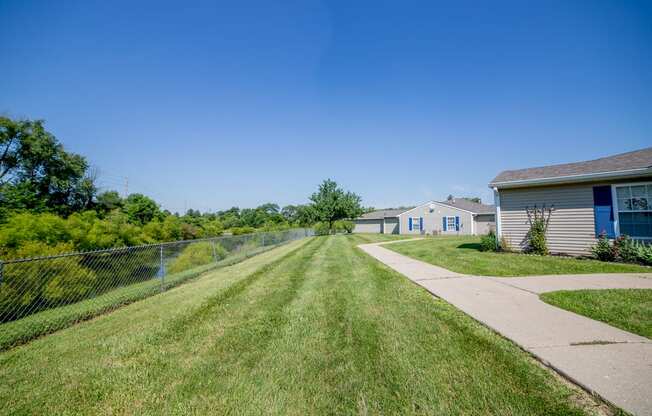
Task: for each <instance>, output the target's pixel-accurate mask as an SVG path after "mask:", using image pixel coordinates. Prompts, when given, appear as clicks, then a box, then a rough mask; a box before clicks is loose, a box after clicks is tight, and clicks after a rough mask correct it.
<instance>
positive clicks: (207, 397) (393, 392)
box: [0, 236, 582, 415]
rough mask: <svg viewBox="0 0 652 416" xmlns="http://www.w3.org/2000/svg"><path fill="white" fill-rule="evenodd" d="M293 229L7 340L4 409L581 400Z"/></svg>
mask: <svg viewBox="0 0 652 416" xmlns="http://www.w3.org/2000/svg"><path fill="white" fill-rule="evenodd" d="M357 239H358V237H349V238H347V237H343V236H335V237H320V238H313V239H310V240H308V241H307V242H306V241H305V240H304V241H303V242H294V243H290V244H289V245H287V246H284V247H281V248H279V249H277V250H274V251H272V252H268V253H264V254H262V255H260V256H257V257H255V258H252V259H250V260H247V261H245V262H243V263H240V264H237V265H235V266H232V267H228V268H226V269H220V270H217V271H214V272H212V273H210V274H208V275H206V276H204V277H202V278H200V279H198V280H197V281H195V282H192V283H190V284H187V285H183V286H180V287H179V288H177V289H174V290H171V291H169V292H166V293H163V294H161V295H158V296H154V297H151V298H148V299H145V300H143V301H140V302H137V303H134V304H132V305H129V306H126V307H124V308H122V309H119V310H117V311H115V312H113V313H111V314H109V315H105V316H102V317H99V318H97V319H95V320H93V321H88V322H85V323H82V324H80V325H77V326H75V327H72V328H68V329H66V330H63V331H60V332H58V333H55V334H52V335H49V336H46V337H44V338H41V339H38V340H35V341H33V342H31V343H30V344H27V345H24V346H21V347H18V348H15V349H13V350H10V351H7V352H4V353H1V354H0V379H1V380H3V381H4V382H3V383H0V402H2V403H3V404H4V405H3V406H2V407H1V408H0V414H10V413H14V414H15V413H20V414H116V413H129V414H183V415H187V414H208V413H212V414H256V415H257V414H297V415H303V414H343V413H344V414H351V413H371V414H378V413H384V414H528V415H529V414H546V415H553V414H559V415H561V414H563V415H568V414H582V411H581V410H578V409H577V408H575V407H574V406H573V405H572V403H571V401H572V400H571V395H572V394H577V393H572V392H571V391H570V390H569V389H568V388H567V387H564V386H562V385H561V384H560V383H559V382H558V381H557V380H556V379H555V378H554V377H553V376H552V375H551V374H550V373H548V372H547V371H546V370H544V369H542V368H540V367H539V366H537V365H536V364H534V363H533V361H532V359H530V358H529V357H528V356H527V355H526V354H525V353H523V352H522V351H521V350H519V349H518V348H517V347H515V346H514V345H513V344H511V343H510V342H508V341H506V340H504V339H502V338H500V337H498V336H496V335H495V334H494V333H492V332H491V331H489V330H488V329H486V328H485V327H483V326H481V325H480V324H478V323H476V322H475V321H473V320H472V319H470V318H469V317H467V316H466V315H464V314H462V313H461V312H459V311H458V310H456V309H455V308H453V307H451V306H450V305H448V304H446V303H445V302H443V301H439V300H436V299H435V298H433V297H432V296H430V295H429V294H428V293H427V292H425V291H424V290H422V289H420V288H418V287H417V286H415V285H413V284H412V283H411V282H409V281H408V280H407V279H405V278H403V277H402V276H400V275H398V274H397V273H395V272H393V271H391V270H389V269H388V268H386V267H385V266H383V265H381V264H380V263H378V262H376V261H374V260H373V259H371V258H370V257H368V256H366V255H365V254H363V253H362V252H361V251H360V250H357V249H355V248H354V247H353V243H354V241H357Z"/></svg>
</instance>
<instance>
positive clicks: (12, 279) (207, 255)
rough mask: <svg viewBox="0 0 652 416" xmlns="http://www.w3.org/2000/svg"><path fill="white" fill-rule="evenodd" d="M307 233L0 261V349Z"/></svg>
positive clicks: (156, 245)
mask: <svg viewBox="0 0 652 416" xmlns="http://www.w3.org/2000/svg"><path fill="white" fill-rule="evenodd" d="M309 235H312V230H310V229H292V230H287V231H276V232H268V233H256V234H245V235H239V236H222V237H215V238H208V239H201V240H189V241H175V242H169V243H162V244H152V245H145V246H137V247H125V248H116V249H108V250H99V251H92V252H85V253H70V254H62V255H57V256H50V257H40V258H31V259H17V260H7V261H3V262H0V350H1V349H6V348H8V347H10V346H12V345H16V344H19V343H21V342H25V341H27V340H29V339H32V338H35V337H37V336H40V335H43V334H46V333H49V332H52V331H55V330H58V329H61V328H64V327H66V326H69V325H71V324H73V323H75V322H78V321H81V320H84V319H88V318H90V317H92V316H96V315H98V314H100V313H102V312H105V311H108V310H111V309H114V308H116V307H119V306H120V305H124V304H127V303H131V302H134V301H136V300H139V299H142V298H145V297H147V296H150V295H152V294H155V293H159V292H160V291H163V290H166V289H168V288H171V287H173V286H176V285H178V284H180V283H182V282H184V281H186V280H188V279H191V278H193V277H195V276H198V275H199V274H201V273H203V272H205V271H207V270H210V269H212V268H215V267H219V266H223V265H229V264H233V263H236V262H238V261H241V260H243V259H245V258H248V257H251V256H253V255H256V254H258V253H261V252H263V251H265V250H267V249H269V248H272V247H274V246H277V245H279V244H283V243H286V242H289V241H292V240H297V239H300V238H304V237H307V236H309Z"/></svg>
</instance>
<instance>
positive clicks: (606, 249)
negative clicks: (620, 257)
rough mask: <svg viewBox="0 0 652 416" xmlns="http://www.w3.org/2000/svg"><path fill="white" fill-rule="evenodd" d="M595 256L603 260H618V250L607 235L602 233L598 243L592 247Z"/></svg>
mask: <svg viewBox="0 0 652 416" xmlns="http://www.w3.org/2000/svg"><path fill="white" fill-rule="evenodd" d="M591 252H592V253H593V257H595V258H596V259H598V260H601V261H614V260H616V251H615V250H614V246H612V245H611V244H610V243H609V239H608V238H607V235H606V234H604V233H602V234H600V237H599V238H598V242H597V243H596V245H594V246H593V247H591Z"/></svg>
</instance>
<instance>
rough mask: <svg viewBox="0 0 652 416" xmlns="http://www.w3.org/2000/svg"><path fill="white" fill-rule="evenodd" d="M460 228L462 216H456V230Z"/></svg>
mask: <svg viewBox="0 0 652 416" xmlns="http://www.w3.org/2000/svg"><path fill="white" fill-rule="evenodd" d="M459 230H460V217H457V216H456V217H455V231H459Z"/></svg>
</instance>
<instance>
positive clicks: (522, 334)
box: [358, 242, 652, 415]
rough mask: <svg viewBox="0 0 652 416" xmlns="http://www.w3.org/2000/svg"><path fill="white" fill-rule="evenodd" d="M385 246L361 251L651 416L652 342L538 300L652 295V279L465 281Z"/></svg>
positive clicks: (622, 405)
mask: <svg viewBox="0 0 652 416" xmlns="http://www.w3.org/2000/svg"><path fill="white" fill-rule="evenodd" d="M382 244H388V243H387V242H385V243H374V244H362V245H359V246H358V247H360V249H362V250H363V251H365V252H366V253H368V254H369V255H371V256H372V257H374V258H376V259H377V260H379V261H381V262H382V263H384V264H386V265H387V266H389V267H391V268H392V269H394V270H396V271H398V272H399V273H401V274H403V275H405V276H406V277H408V278H409V279H410V280H412V281H414V282H415V283H416V284H418V285H420V286H423V287H424V288H425V289H427V290H428V291H429V292H431V293H432V294H434V295H435V296H438V297H440V298H442V299H444V300H446V301H447V302H449V303H451V304H452V305H454V306H456V307H457V308H459V309H461V310H462V311H464V312H465V313H467V314H468V315H470V316H472V317H473V318H475V319H477V320H478V321H480V322H482V323H484V324H485V325H487V326H488V327H490V328H492V329H493V330H495V331H496V332H498V333H500V334H501V335H503V336H505V337H507V338H509V339H510V340H512V341H514V342H515V343H516V344H518V345H519V346H521V347H522V348H523V349H525V350H526V351H528V352H530V353H532V354H533V355H535V356H536V357H537V358H538V359H540V360H541V361H542V362H544V363H545V364H547V365H549V366H550V367H552V368H554V369H555V370H556V371H558V372H560V373H562V374H564V375H565V376H566V377H568V378H569V379H571V380H573V381H574V382H575V383H577V384H579V385H581V386H582V387H584V388H585V389H587V390H589V391H591V392H593V393H597V394H598V395H600V396H601V397H602V398H604V399H605V400H607V401H609V402H611V403H613V404H615V405H616V406H618V407H620V408H622V409H624V410H626V411H628V412H630V413H632V414H635V415H652V340H650V339H648V338H645V337H642V336H639V335H636V334H632V333H629V332H626V331H623V330H621V329H618V328H614V327H612V326H610V325H607V324H605V323H602V322H598V321H595V320H592V319H589V318H586V317H583V316H580V315H577V314H575V313H572V312H568V311H565V310H562V309H559V308H556V307H554V306H552V305H549V304H547V303H544V302H543V301H541V300H540V299H539V294H540V293H543V292H549V291H554V290H564V289H568V290H577V289H607V288H623V289H628V288H645V289H652V278H650V277H652V274H599V275H556V276H531V277H510V278H500V277H478V276H467V275H462V274H459V273H455V272H451V271H449V270H446V269H444V268H441V267H438V266H434V265H432V264H429V263H425V262H422V261H419V260H416V259H413V258H410V257H407V256H404V255H402V254H399V253H396V252H394V251H391V250H388V249H386V248H384V247H381V245H382ZM390 244H391V243H390Z"/></svg>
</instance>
